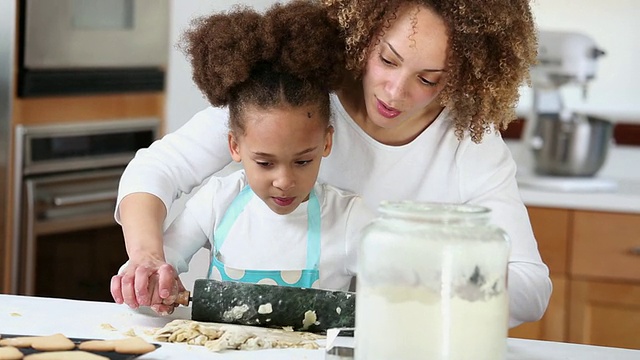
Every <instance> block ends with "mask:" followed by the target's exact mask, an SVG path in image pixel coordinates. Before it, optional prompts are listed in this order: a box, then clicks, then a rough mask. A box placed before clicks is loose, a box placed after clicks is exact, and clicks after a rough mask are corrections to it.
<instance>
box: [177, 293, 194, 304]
mask: <svg viewBox="0 0 640 360" xmlns="http://www.w3.org/2000/svg"><path fill="white" fill-rule="evenodd" d="M190 295H191V293H190V292H189V291H186V290H185V291H181V292H179V293H178V297H177V298H176V302H175V303H176V304H180V305H183V306H189V302H190V301H191V296H190Z"/></svg>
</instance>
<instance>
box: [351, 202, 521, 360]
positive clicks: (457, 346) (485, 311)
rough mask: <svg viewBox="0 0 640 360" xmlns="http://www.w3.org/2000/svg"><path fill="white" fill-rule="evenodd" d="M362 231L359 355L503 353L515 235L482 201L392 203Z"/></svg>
mask: <svg viewBox="0 0 640 360" xmlns="http://www.w3.org/2000/svg"><path fill="white" fill-rule="evenodd" d="M379 211H380V217H378V218H377V219H376V220H374V221H372V222H371V223H370V224H369V225H368V226H367V227H365V229H364V230H363V233H362V242H361V244H360V246H361V247H360V250H359V264H358V282H357V288H356V290H357V292H356V294H357V295H356V331H355V359H356V360H358V359H360V360H365V359H366V360H376V359H383V360H389V359H402V360H412V359H416V360H417V359H420V360H424V359H429V360H500V359H504V358H505V357H506V344H507V332H508V317H509V300H508V294H507V263H508V259H509V251H510V245H509V240H508V238H507V236H506V233H505V232H504V231H502V230H501V229H499V228H498V227H496V226H493V225H490V224H489V220H490V210H489V209H487V208H484V207H480V206H473V205H455V204H438V203H418V202H406V201H405V202H382V203H381V205H380V207H379Z"/></svg>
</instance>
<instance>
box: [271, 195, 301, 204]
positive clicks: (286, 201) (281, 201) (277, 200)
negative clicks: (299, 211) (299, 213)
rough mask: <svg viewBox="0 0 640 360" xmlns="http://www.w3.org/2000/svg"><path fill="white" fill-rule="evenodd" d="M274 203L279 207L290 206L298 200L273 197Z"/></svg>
mask: <svg viewBox="0 0 640 360" xmlns="http://www.w3.org/2000/svg"><path fill="white" fill-rule="evenodd" d="M272 199H273V202H275V203H276V205H279V206H289V205H291V204H292V203H293V201H294V200H295V199H296V198H295V197H273V198H272Z"/></svg>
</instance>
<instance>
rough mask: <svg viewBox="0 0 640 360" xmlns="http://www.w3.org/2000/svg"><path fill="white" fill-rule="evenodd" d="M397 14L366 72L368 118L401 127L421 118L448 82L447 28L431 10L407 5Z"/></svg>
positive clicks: (375, 45)
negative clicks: (446, 81) (446, 69)
mask: <svg viewBox="0 0 640 360" xmlns="http://www.w3.org/2000/svg"><path fill="white" fill-rule="evenodd" d="M397 16H398V17H397V19H396V20H395V21H394V22H393V23H391V26H390V27H389V28H387V29H385V30H384V33H383V35H382V36H381V37H380V38H379V41H377V42H376V40H374V42H373V44H372V49H371V52H370V54H369V58H368V60H367V64H366V67H365V72H364V75H363V91H364V97H365V105H366V110H367V114H368V119H369V120H370V121H371V122H373V123H374V124H375V125H376V126H378V127H381V128H385V129H391V128H396V127H398V126H399V125H401V124H403V123H404V122H406V121H407V120H409V119H416V118H419V117H420V116H421V115H422V114H424V113H426V112H427V109H428V105H430V104H433V105H438V106H439V104H437V102H434V99H435V98H436V97H437V96H438V94H439V93H440V91H441V90H442V88H443V86H444V82H445V74H446V73H445V67H446V61H447V57H446V55H447V43H448V36H447V29H446V25H445V23H444V21H443V20H442V18H440V17H439V16H438V15H437V14H436V13H435V12H433V11H432V10H431V9H428V8H426V7H424V6H419V5H405V6H402V7H401V8H400V9H398V14H397Z"/></svg>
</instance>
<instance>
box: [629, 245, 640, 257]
mask: <svg viewBox="0 0 640 360" xmlns="http://www.w3.org/2000/svg"><path fill="white" fill-rule="evenodd" d="M629 252H630V253H631V254H632V255H638V256H640V246H636V247H632V248H631V250H629Z"/></svg>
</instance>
